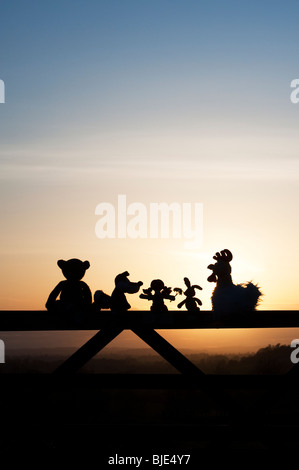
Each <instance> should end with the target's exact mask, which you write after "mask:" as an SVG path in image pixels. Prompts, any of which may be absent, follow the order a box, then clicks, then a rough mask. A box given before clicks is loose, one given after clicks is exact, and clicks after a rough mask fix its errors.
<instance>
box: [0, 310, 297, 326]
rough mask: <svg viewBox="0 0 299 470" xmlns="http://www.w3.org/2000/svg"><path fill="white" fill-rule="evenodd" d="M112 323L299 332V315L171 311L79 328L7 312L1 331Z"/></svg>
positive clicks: (103, 319) (48, 317) (44, 316)
mask: <svg viewBox="0 0 299 470" xmlns="http://www.w3.org/2000/svg"><path fill="white" fill-rule="evenodd" d="M111 320H113V321H114V320H115V321H117V322H119V323H120V324H121V325H122V328H123V329H132V327H138V328H139V327H144V328H145V327H149V328H151V329H155V330H156V329H165V330H174V329H238V328H240V329H243V328H245V329H247V328H299V311H298V310H273V311H270V310H269V311H255V312H252V313H250V314H247V315H246V316H244V315H243V314H234V315H233V316H231V317H230V318H227V319H226V320H223V321H221V322H219V321H215V320H214V317H213V312H211V311H200V312H198V313H196V314H190V313H189V312H187V311H177V310H169V311H168V312H166V313H162V314H159V315H153V313H152V312H150V311H134V310H132V311H129V312H127V313H125V314H123V315H115V314H112V313H111V312H110V311H100V312H98V313H95V314H93V315H91V316H89V317H88V318H86V319H85V320H84V321H83V322H82V323H80V324H78V323H75V322H70V321H66V320H65V319H63V317H62V316H59V315H53V314H50V313H49V312H47V311H46V310H41V311H31V310H28V311H26V310H22V311H21V310H18V311H14V310H11V311H9V310H6V311H0V331H64V330H70V331H71V330H77V331H78V330H97V331H98V330H100V329H101V328H103V327H105V326H107V325H109V324H110V323H111Z"/></svg>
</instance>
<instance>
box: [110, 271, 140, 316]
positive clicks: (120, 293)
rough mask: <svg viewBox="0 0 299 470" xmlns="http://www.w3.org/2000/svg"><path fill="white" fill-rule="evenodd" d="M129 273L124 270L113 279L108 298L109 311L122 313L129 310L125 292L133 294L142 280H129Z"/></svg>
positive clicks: (129, 306)
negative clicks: (112, 286)
mask: <svg viewBox="0 0 299 470" xmlns="http://www.w3.org/2000/svg"><path fill="white" fill-rule="evenodd" d="M129 275H130V274H129V273H128V271H125V272H123V273H121V274H118V275H117V276H116V278H115V280H114V283H115V288H114V290H113V292H112V294H111V298H110V308H111V312H115V313H122V312H126V311H127V310H129V309H130V308H131V305H130V304H129V302H128V301H127V298H126V295H125V294H135V293H136V292H138V291H139V289H140V286H142V284H143V282H142V281H138V282H131V281H130V280H129V279H128V276H129Z"/></svg>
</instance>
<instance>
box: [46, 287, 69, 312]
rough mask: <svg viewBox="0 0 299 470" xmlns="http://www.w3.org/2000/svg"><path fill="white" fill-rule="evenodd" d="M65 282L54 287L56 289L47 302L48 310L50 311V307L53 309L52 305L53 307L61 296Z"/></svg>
mask: <svg viewBox="0 0 299 470" xmlns="http://www.w3.org/2000/svg"><path fill="white" fill-rule="evenodd" d="M64 282H65V281H60V282H59V283H58V284H57V286H56V287H54V289H53V290H52V292H51V293H50V295H49V297H48V300H47V302H46V309H48V308H49V307H51V305H53V303H54V302H55V301H56V299H57V297H58V296H59V294H60V292H61V291H62V287H63V284H64Z"/></svg>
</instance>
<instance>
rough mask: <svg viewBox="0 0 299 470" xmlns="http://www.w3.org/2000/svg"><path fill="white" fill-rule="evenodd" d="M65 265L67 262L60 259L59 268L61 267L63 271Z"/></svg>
mask: <svg viewBox="0 0 299 470" xmlns="http://www.w3.org/2000/svg"><path fill="white" fill-rule="evenodd" d="M65 263H66V261H64V260H63V259H59V260H58V261H57V264H58V266H59V267H60V269H63V268H64V266H65Z"/></svg>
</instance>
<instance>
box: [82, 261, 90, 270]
mask: <svg viewBox="0 0 299 470" xmlns="http://www.w3.org/2000/svg"><path fill="white" fill-rule="evenodd" d="M83 266H84V268H85V269H88V268H89V267H90V262H89V261H84V263H83Z"/></svg>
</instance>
